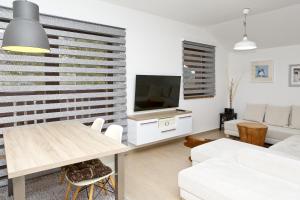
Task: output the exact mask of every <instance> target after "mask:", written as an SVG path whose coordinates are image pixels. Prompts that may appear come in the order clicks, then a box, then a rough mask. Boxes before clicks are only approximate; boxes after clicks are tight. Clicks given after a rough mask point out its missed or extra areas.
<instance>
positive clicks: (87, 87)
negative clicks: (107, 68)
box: [0, 83, 126, 93]
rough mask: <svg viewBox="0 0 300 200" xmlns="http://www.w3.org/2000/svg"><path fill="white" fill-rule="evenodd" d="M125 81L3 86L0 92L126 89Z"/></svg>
mask: <svg viewBox="0 0 300 200" xmlns="http://www.w3.org/2000/svg"><path fill="white" fill-rule="evenodd" d="M125 88H126V85H125V84H124V83H118V84H100V85H30V86H22V87H20V86H1V87H0V92H7V93H9V92H34V91H68V90H71V91H72V90H73V91H74V90H75V91H76V90H79V91H80V90H107V89H125Z"/></svg>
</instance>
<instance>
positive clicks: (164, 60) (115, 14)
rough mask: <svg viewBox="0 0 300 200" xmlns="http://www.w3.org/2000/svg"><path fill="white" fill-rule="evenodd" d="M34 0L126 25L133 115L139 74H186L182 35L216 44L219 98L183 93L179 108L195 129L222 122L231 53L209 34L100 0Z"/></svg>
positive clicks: (43, 7)
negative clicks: (193, 97) (188, 97)
mask: <svg viewBox="0 0 300 200" xmlns="http://www.w3.org/2000/svg"><path fill="white" fill-rule="evenodd" d="M32 1H33V2H36V3H38V4H39V6H40V11H41V12H42V13H46V14H51V15H57V16H62V17H68V18H74V19H79V20H84V21H90V22H95V23H101V24H106V25H111V26H118V27H123V28H126V30H127V36H126V40H127V44H126V47H127V51H126V54H127V60H126V61H127V87H128V89H127V100H128V103H127V106H128V114H132V113H133V105H134V88H135V75H136V74H160V75H181V73H182V49H181V41H182V39H187V40H192V41H195V42H203V43H206V44H212V45H215V46H216V47H217V48H216V73H217V74H216V91H217V95H216V97H215V98H213V99H198V100H188V101H185V100H183V98H182V91H181V99H180V108H183V109H189V110H192V111H193V116H194V123H193V124H194V127H193V132H194V133H197V132H201V131H205V130H210V129H214V128H216V127H217V126H218V113H219V112H220V111H221V110H222V109H223V108H224V105H225V103H226V96H225V93H226V92H225V84H224V83H225V81H226V79H225V67H226V65H227V58H228V54H227V52H226V51H225V50H224V49H223V48H222V47H221V46H220V44H219V43H217V42H216V41H215V39H214V38H213V37H212V36H211V35H210V34H209V33H208V32H206V31H205V30H203V29H201V28H197V27H195V26H191V25H186V24H183V23H180V22H176V21H172V20H169V19H165V18H162V17H158V16H154V15H150V14H146V13H144V12H140V11H137V10H132V9H128V8H124V7H119V6H115V5H112V4H108V3H104V2H101V1H100V0H63V1H61V0H51V1H49V0H32ZM11 4H12V0H1V5H3V6H8V7H10V6H11Z"/></svg>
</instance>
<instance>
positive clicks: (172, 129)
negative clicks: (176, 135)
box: [161, 128, 176, 133]
mask: <svg viewBox="0 0 300 200" xmlns="http://www.w3.org/2000/svg"><path fill="white" fill-rule="evenodd" d="M175 130H176V128H173V129H170V130H165V131H161V132H162V133H165V132H169V131H175Z"/></svg>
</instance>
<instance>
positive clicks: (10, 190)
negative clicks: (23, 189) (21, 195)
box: [7, 179, 13, 197]
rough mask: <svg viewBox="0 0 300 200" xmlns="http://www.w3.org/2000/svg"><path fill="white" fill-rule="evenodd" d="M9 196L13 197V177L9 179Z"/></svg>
mask: <svg viewBox="0 0 300 200" xmlns="http://www.w3.org/2000/svg"><path fill="white" fill-rule="evenodd" d="M7 187H8V196H9V197H11V196H12V195H13V183H12V179H8V186H7Z"/></svg>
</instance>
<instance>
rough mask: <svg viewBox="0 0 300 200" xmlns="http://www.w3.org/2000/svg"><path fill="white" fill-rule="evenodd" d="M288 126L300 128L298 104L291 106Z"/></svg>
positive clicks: (299, 108) (299, 107)
mask: <svg viewBox="0 0 300 200" xmlns="http://www.w3.org/2000/svg"><path fill="white" fill-rule="evenodd" d="M290 126H291V127H292V128H297V129H300V106H292V112H291V125H290Z"/></svg>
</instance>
